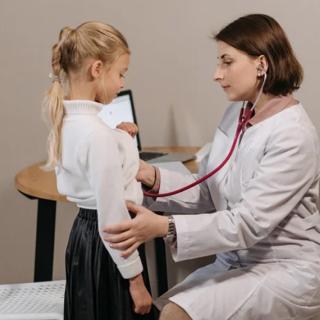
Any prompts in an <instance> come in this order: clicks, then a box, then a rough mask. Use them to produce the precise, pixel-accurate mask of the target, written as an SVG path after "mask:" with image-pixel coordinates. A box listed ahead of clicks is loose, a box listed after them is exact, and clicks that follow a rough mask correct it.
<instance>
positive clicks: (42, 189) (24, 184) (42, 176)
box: [15, 147, 199, 201]
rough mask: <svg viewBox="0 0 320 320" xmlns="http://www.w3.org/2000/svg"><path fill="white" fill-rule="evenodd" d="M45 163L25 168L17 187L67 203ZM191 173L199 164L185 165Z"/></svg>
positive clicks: (175, 149) (179, 149)
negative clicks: (43, 167)
mask: <svg viewBox="0 0 320 320" xmlns="http://www.w3.org/2000/svg"><path fill="white" fill-rule="evenodd" d="M143 150H145V151H159V152H193V153H195V152H197V151H198V150H199V148H198V147H148V148H144V149H143ZM43 164H44V162H43V161H42V162H37V163H35V164H33V165H31V166H29V167H26V168H24V169H23V170H21V171H20V172H18V173H17V175H16V176H15V186H16V188H17V190H19V191H20V192H22V193H24V194H26V195H28V196H32V197H35V198H41V199H46V200H54V201H67V199H66V197H65V196H63V195H61V194H60V193H59V192H58V190H57V180H56V175H55V172H54V171H44V170H43V169H41V166H42V165H43ZM184 164H185V165H186V167H187V168H188V169H189V170H190V171H191V172H196V171H197V163H196V162H195V161H194V160H192V161H187V162H185V163H184Z"/></svg>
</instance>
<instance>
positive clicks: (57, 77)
mask: <svg viewBox="0 0 320 320" xmlns="http://www.w3.org/2000/svg"><path fill="white" fill-rule="evenodd" d="M49 78H50V79H51V81H52V82H55V81H58V82H59V83H61V78H60V76H57V75H56V74H53V73H52V72H50V73H49Z"/></svg>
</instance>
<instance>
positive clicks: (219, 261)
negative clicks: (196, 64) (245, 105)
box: [149, 103, 320, 320]
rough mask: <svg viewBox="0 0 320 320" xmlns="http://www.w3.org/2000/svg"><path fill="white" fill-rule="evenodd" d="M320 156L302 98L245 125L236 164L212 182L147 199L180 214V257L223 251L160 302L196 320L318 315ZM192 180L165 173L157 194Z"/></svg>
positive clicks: (229, 129)
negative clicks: (182, 310)
mask: <svg viewBox="0 0 320 320" xmlns="http://www.w3.org/2000/svg"><path fill="white" fill-rule="evenodd" d="M240 108H241V105H240V104H239V103H236V104H232V105H231V106H230V107H229V108H228V109H227V110H226V112H225V115H224V117H223V119H222V121H221V123H220V125H219V127H218V129H217V131H216V134H215V137H214V140H213V144H212V150H211V153H210V155H209V156H208V159H206V161H204V163H202V164H201V168H200V175H203V174H204V173H206V172H209V171H210V170H212V169H213V168H215V167H216V166H217V165H218V164H219V163H220V162H221V161H222V160H223V159H224V158H225V157H226V154H227V153H228V151H229V149H230V146H231V143H232V141H233V138H234V134H235V130H236V126H237V120H238V115H239V111H240ZM319 156H320V155H319V141H318V137H317V134H316V130H315V128H314V126H313V125H312V123H311V121H310V120H309V118H308V116H307V114H306V112H305V111H304V109H303V107H302V105H301V104H297V105H295V106H292V107H289V108H287V109H284V110H283V111H281V112H279V113H277V114H275V115H273V116H271V117H269V118H267V119H265V120H263V121H261V122H260V123H257V124H255V125H254V126H252V127H250V128H248V129H247V130H246V132H245V133H244V135H243V137H242V139H241V142H240V144H239V145H238V147H237V148H236V150H235V151H234V153H233V156H232V158H231V160H230V161H229V162H228V163H227V164H226V166H225V167H224V168H223V169H222V170H221V171H220V172H219V173H218V174H216V175H215V176H213V177H211V178H210V179H209V180H207V181H206V183H203V184H202V185H201V186H198V187H195V188H193V189H191V190H189V191H187V192H184V193H182V194H180V195H176V196H172V197H169V198H166V199H164V198H158V200H157V201H156V202H153V203H150V200H149V204H150V208H151V209H153V210H158V211H165V212H173V213H180V214H182V215H174V217H175V222H176V229H177V245H176V247H172V248H171V249H172V254H173V258H174V259H175V260H176V261H180V260H186V259H193V258H196V257H200V256H208V255H214V254H216V255H217V258H216V261H215V262H214V263H213V264H211V265H208V266H206V267H204V268H201V269H198V270H197V271H195V272H193V273H192V274H191V275H189V276H188V277H187V278H186V279H185V280H184V281H183V282H182V283H180V284H178V285H176V286H175V287H174V288H172V289H171V290H169V291H168V292H167V293H166V294H164V295H163V296H161V297H160V298H158V300H157V302H156V304H157V305H158V307H159V308H161V307H162V306H163V305H164V304H166V303H167V302H168V299H170V300H171V301H173V302H175V303H177V304H178V305H180V306H181V307H182V308H184V309H185V310H186V311H187V312H188V314H189V315H190V316H191V318H192V319H195V320H200V319H201V320H227V319H228V320H229V319H237V320H239V319H243V320H251V319H259V320H264V319H270V320H271V319H272V320H282V319H283V320H284V319H290V320H291V319H297V320H302V319H311V318H313V317H314V316H316V315H317V314H320V214H319V211H318V208H317V202H318V200H319V176H320V166H319V165H320V159H319ZM193 179H194V178H192V177H191V176H183V175H182V174H179V173H174V172H169V171H166V170H161V189H160V192H165V191H170V190H173V189H176V188H177V187H179V186H181V185H185V184H186V183H188V182H190V181H191V180H193ZM190 213H198V214H190ZM199 213H200V215H199Z"/></svg>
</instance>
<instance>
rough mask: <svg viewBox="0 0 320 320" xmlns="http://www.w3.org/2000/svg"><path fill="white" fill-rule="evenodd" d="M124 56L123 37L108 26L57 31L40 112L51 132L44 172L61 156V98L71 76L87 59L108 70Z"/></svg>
mask: <svg viewBox="0 0 320 320" xmlns="http://www.w3.org/2000/svg"><path fill="white" fill-rule="evenodd" d="M125 53H127V54H130V50H129V47H128V43H127V41H126V39H125V37H124V36H123V35H122V34H121V33H120V32H119V31H118V30H117V29H115V28H114V27H112V26H110V25H107V24H104V23H101V22H96V21H89V22H85V23H82V24H81V25H79V26H78V27H76V28H75V29H73V28H70V27H65V28H63V29H62V30H61V31H60V34H59V39H58V41H57V43H55V44H54V45H53V47H52V58H51V66H52V73H51V78H52V84H51V86H50V88H49V90H48V91H47V93H46V95H45V98H44V101H43V111H44V114H45V118H46V120H47V122H48V125H49V129H50V132H49V137H48V160H47V163H46V165H45V166H44V169H53V168H54V167H55V166H56V165H57V163H58V161H59V159H60V156H61V128H62V122H63V117H64V106H63V99H64V97H65V94H66V92H65V91H66V90H65V86H67V85H68V80H69V75H70V73H71V72H72V73H76V74H78V75H79V76H81V74H83V72H82V71H83V66H84V62H85V61H86V59H87V58H93V59H97V60H101V61H102V62H103V63H104V65H105V67H106V68H108V67H110V66H111V64H112V63H113V62H114V61H115V60H116V59H117V58H118V57H120V56H121V55H122V54H125ZM81 72H82V73H81Z"/></svg>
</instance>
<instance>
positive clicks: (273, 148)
mask: <svg viewBox="0 0 320 320" xmlns="http://www.w3.org/2000/svg"><path fill="white" fill-rule="evenodd" d="M318 161H319V154H318V148H317V147H316V142H315V139H314V137H313V135H312V134H311V133H310V131H308V130H307V129H306V128H304V127H299V126H294V125H292V126H291V127H287V128H285V129H284V130H281V129H278V130H274V132H273V133H272V136H271V137H270V139H269V142H268V143H267V145H266V148H265V154H264V156H263V158H262V160H261V162H260V164H259V165H258V168H257V169H256V172H255V175H254V177H253V178H252V179H251V180H250V181H249V182H248V185H247V187H246V188H245V190H243V192H242V201H241V202H239V203H238V204H237V205H236V206H234V207H233V209H231V210H223V211H217V212H216V213H214V214H201V215H197V216H186V215H183V216H180V215H175V216H174V218H175V223H176V229H177V245H176V246H175V247H172V253H173V257H174V259H175V260H176V261H179V260H185V259H192V258H196V257H201V256H207V255H212V254H216V253H219V252H225V251H231V250H238V249H247V248H250V247H251V246H253V245H254V244H256V243H257V242H259V241H261V240H262V239H264V238H265V237H267V236H268V235H269V234H270V233H271V232H272V231H273V230H274V229H275V228H276V227H277V226H278V225H279V224H280V222H282V221H283V220H284V219H285V218H286V217H287V216H288V215H289V214H290V212H292V210H293V209H294V208H295V207H296V205H297V204H298V203H299V201H300V200H301V199H302V198H303V197H304V195H305V194H306V193H307V191H308V189H309V188H310V186H311V184H312V182H313V181H314V179H315V177H316V175H317V174H318V173H317V168H318Z"/></svg>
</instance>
